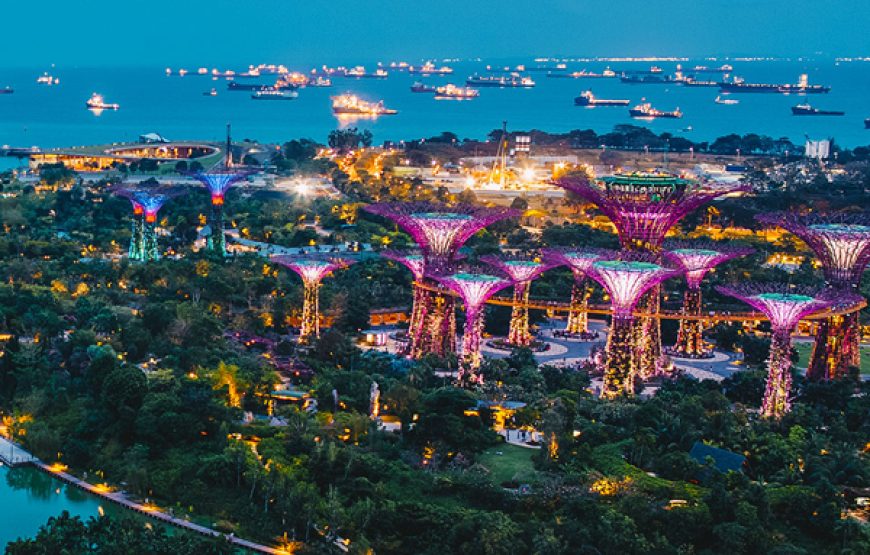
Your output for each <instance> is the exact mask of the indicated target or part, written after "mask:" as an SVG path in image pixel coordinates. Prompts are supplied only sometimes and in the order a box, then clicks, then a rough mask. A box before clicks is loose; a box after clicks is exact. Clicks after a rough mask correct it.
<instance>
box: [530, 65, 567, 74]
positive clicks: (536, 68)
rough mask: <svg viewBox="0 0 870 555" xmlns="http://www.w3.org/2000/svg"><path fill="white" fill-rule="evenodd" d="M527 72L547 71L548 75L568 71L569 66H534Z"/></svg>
mask: <svg viewBox="0 0 870 555" xmlns="http://www.w3.org/2000/svg"><path fill="white" fill-rule="evenodd" d="M526 71H546V72H547V73H549V72H553V71H568V65H567V64H556V65H554V66H532V67H530V68H528V69H527V70H526Z"/></svg>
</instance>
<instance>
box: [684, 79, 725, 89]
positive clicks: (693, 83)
mask: <svg viewBox="0 0 870 555" xmlns="http://www.w3.org/2000/svg"><path fill="white" fill-rule="evenodd" d="M682 83H683V86H684V87H721V86H722V82H721V81H702V80H700V79H695V78H694V77H686V78H685V79H683V81H682Z"/></svg>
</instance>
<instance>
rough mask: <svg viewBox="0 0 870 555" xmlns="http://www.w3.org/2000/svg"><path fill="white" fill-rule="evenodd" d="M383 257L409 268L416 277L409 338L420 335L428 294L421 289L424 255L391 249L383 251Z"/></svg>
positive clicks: (423, 275) (413, 288) (417, 252)
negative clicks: (425, 300)
mask: <svg viewBox="0 0 870 555" xmlns="http://www.w3.org/2000/svg"><path fill="white" fill-rule="evenodd" d="M381 256H383V257H384V258H388V259H390V260H393V261H395V262H398V263H399V264H402V265H403V266H405V267H406V268H408V269H409V270H410V271H411V275H412V276H414V284H413V285H412V286H411V289H412V291H413V299H412V304H411V318H410V321H409V322H408V337H413V336H415V335H419V327H420V324H421V322H422V320H423V317H422V314H421V311H422V310H423V305H424V302H423V298H424V297H425V295H426V293H427V292H426V291H425V290H424V289H422V288H421V287H420V284H421V283H422V282H423V278H424V277H425V272H426V267H425V259H424V258H423V253H422V252H421V251H419V250H392V249H390V250H385V251H381Z"/></svg>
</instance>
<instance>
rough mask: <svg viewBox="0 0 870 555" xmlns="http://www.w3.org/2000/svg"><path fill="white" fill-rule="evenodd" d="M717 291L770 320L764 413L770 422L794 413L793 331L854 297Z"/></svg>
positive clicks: (744, 287) (749, 286)
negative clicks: (806, 318) (803, 321)
mask: <svg viewBox="0 0 870 555" xmlns="http://www.w3.org/2000/svg"><path fill="white" fill-rule="evenodd" d="M716 289H717V290H718V291H719V292H720V293H722V294H725V295H730V296H732V297H735V298H737V299H740V300H741V301H743V302H745V303H746V304H748V305H750V306H751V307H753V308H755V309H756V310H759V311H761V312H762V313H764V315H765V316H767V318H768V319H769V320H770V325H771V328H772V330H773V333H772V336H771V341H770V359H769V360H768V366H767V386H766V387H765V391H764V402H763V403H762V407H761V413H762V415H764V416H766V417H771V418H780V417H782V416H783V415H784V414H785V413H787V412H788V411H789V410H790V409H791V399H790V392H791V334H792V331H794V328H795V327H797V324H798V322H799V321H800V320H801V318H803V317H804V316H807V315H808V314H812V313H813V312H817V311H819V310H822V309H825V308H829V307H831V306H833V305H835V304H839V303H849V302H854V301H855V300H856V299H855V297H854V295H850V294H849V293H845V294H844V293H838V292H836V291H834V290H831V289H815V290H813V289H800V288H796V287H793V286H790V285H787V284H783V283H771V284H758V283H744V284H741V285H738V286H735V287H722V286H720V287H717V288H716Z"/></svg>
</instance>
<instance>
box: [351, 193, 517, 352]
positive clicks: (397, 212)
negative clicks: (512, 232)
mask: <svg viewBox="0 0 870 555" xmlns="http://www.w3.org/2000/svg"><path fill="white" fill-rule="evenodd" d="M365 210H367V211H368V212H371V213H372V214H376V215H379V216H382V217H384V218H388V219H390V220H393V221H394V222H395V223H396V225H398V226H399V227H401V228H402V229H403V230H404V231H405V232H407V233H408V234H410V235H411V237H413V239H414V241H416V243H417V244H418V245H419V247H420V249H421V251H422V254H423V264H424V268H425V270H424V271H425V274H426V275H427V276H428V274H430V273H437V274H448V273H450V272H451V271H452V268H453V265H454V264H455V263H456V260H457V251H458V250H459V249H460V248H461V247H462V246H463V245H464V244H465V242H466V241H467V240H468V239H469V238H470V237H471V236H472V235H474V234H475V233H477V232H478V231H480V230H481V229H483V228H484V227H486V226H487V225H489V224H492V223H494V222H497V221H499V220H503V219H505V218H512V217H518V216H520V214H521V212H519V211H518V210H512V209H508V208H486V207H480V206H472V205H467V204H462V205H457V206H445V205H442V204H436V203H431V202H408V203H398V202H388V203H376V204H371V205H369V206H367V207H365ZM424 280H425V281H426V283H427V285H429V287H426V288H421V292H420V298H419V302H420V303H422V305H423V306H422V307H420V308H419V309H417V308H415V309H412V312H413V311H415V310H416V311H417V312H418V314H420V321H419V325H418V328H417V331H416V333H412V334H411V336H410V345H409V353H410V355H411V356H412V357H413V358H419V357H422V356H424V355H426V354H436V355H439V356H444V355H446V354H448V353H451V352H454V351H455V349H456V344H455V341H456V339H455V338H456V319H455V310H454V299H453V297H452V296H451V295H448V294H445V292H443V291H439V290H438V287H437V282H435V281H433V280H432V279H430V278H428V277H426V278H424Z"/></svg>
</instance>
